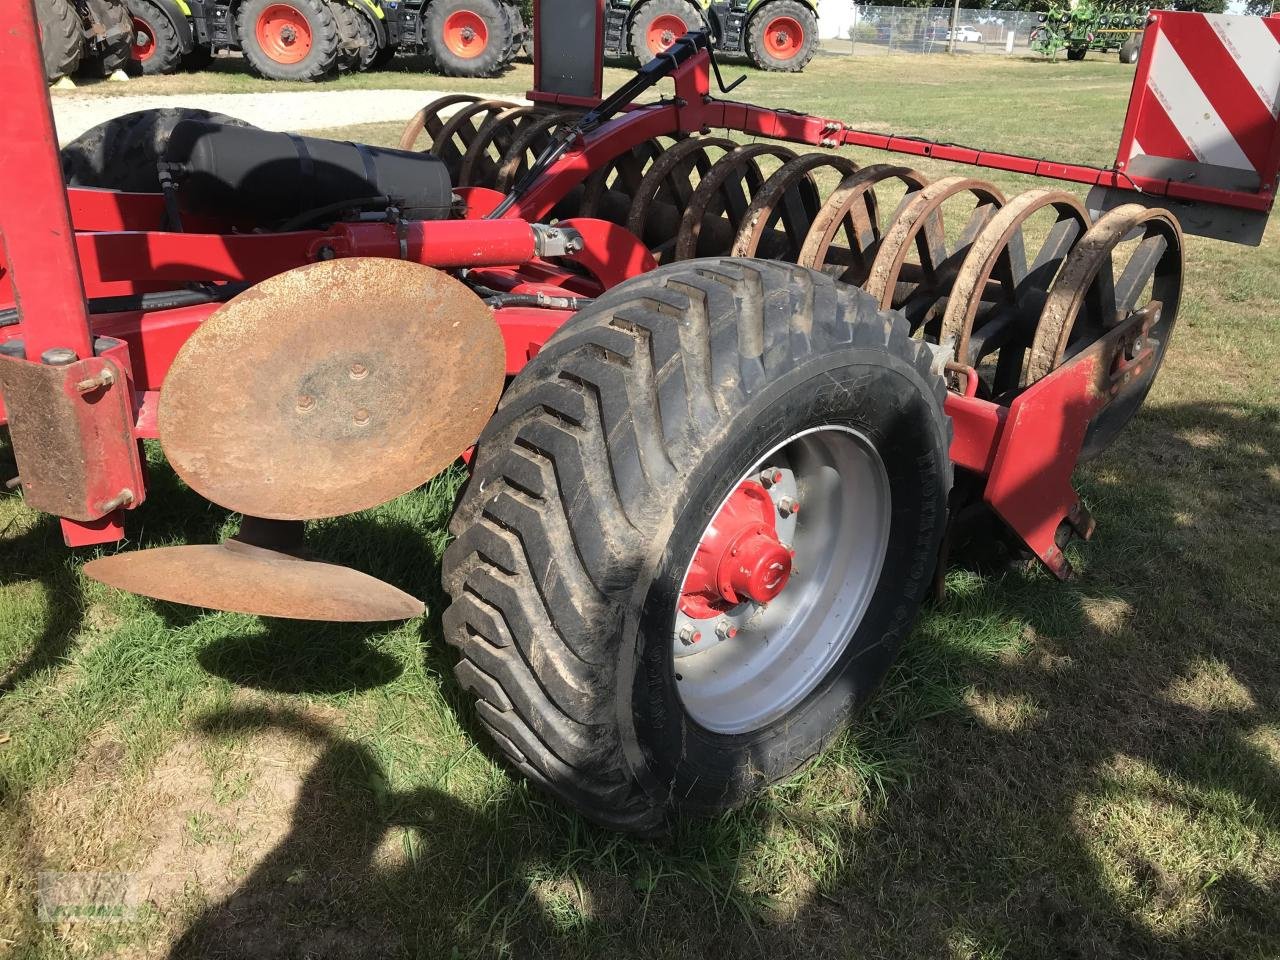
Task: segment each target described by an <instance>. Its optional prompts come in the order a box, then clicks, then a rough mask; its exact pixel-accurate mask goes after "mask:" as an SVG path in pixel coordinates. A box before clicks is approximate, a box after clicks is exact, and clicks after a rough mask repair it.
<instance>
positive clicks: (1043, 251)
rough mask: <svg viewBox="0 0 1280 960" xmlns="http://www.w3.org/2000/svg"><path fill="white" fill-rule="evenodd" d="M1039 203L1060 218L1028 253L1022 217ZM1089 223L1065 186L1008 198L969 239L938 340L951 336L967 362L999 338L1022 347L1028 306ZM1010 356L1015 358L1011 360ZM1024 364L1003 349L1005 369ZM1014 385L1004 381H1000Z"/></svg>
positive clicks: (957, 355) (970, 363) (996, 344)
mask: <svg viewBox="0 0 1280 960" xmlns="http://www.w3.org/2000/svg"><path fill="white" fill-rule="evenodd" d="M1042 210H1052V211H1053V213H1054V215H1055V217H1056V218H1057V219H1056V221H1055V222H1054V225H1053V226H1052V227H1051V228H1050V229H1049V231H1048V233H1047V235H1046V236H1045V239H1044V242H1043V243H1042V244H1041V246H1040V249H1039V250H1038V251H1036V255H1035V257H1034V258H1030V259H1029V258H1028V256H1027V252H1026V250H1025V247H1024V243H1025V237H1024V233H1023V225H1024V224H1025V223H1026V222H1027V221H1028V220H1029V219H1030V218H1031V217H1032V216H1034V215H1035V214H1036V213H1038V212H1040V211H1042ZM1088 229H1089V213H1088V211H1087V210H1086V209H1085V208H1084V205H1083V204H1082V203H1080V201H1079V200H1077V199H1076V198H1075V197H1074V196H1073V195H1072V194H1070V193H1067V192H1066V191H1065V190H1059V189H1057V188H1055V187H1041V188H1039V189H1036V190H1028V191H1027V192H1025V193H1020V194H1018V196H1016V197H1014V198H1013V199H1011V200H1010V201H1009V202H1008V203H1006V204H1005V205H1004V206H1003V207H1002V208H1001V209H1000V211H999V212H998V213H996V214H995V216H993V217H992V218H991V219H990V220H989V221H988V222H987V224H986V226H984V227H983V228H982V231H981V232H980V233H979V234H978V236H977V237H976V238H975V239H974V241H973V244H972V245H971V246H970V247H969V252H968V254H967V255H966V256H965V259H964V263H963V264H962V265H961V267H960V272H959V273H958V274H957V275H956V280H955V283H954V284H953V285H952V287H951V293H950V295H949V297H948V300H947V308H946V311H945V312H944V313H943V316H942V327H941V329H940V331H939V334H938V339H939V342H940V343H946V342H947V341H948V340H951V341H952V342H954V343H955V358H956V361H957V362H958V363H962V364H966V365H968V366H976V365H977V364H978V361H979V360H980V359H981V358H982V357H983V356H984V355H986V354H988V353H990V352H991V351H992V350H993V349H994V348H996V347H1000V346H1002V345H1006V344H1007V345H1010V346H1016V347H1017V349H1018V350H1022V349H1025V346H1026V339H1027V335H1029V334H1030V333H1031V330H1030V329H1024V328H1023V324H1024V323H1025V320H1026V311H1027V308H1028V307H1030V308H1031V309H1032V310H1035V309H1036V308H1038V307H1039V306H1040V304H1039V303H1037V302H1036V298H1037V297H1038V296H1041V295H1043V291H1044V290H1046V289H1048V287H1049V285H1050V282H1051V281H1052V280H1053V278H1054V276H1055V275H1056V274H1057V272H1058V270H1059V268H1060V267H1061V265H1062V263H1063V261H1064V259H1065V258H1066V257H1067V255H1068V254H1069V253H1070V252H1071V250H1072V249H1074V247H1075V245H1076V244H1077V243H1078V242H1079V241H1080V238H1081V237H1082V236H1084V234H1085V232H1086V231H1087V230H1088ZM984 303H988V304H990V305H991V310H990V311H988V312H987V313H985V314H984V316H983V323H982V325H981V327H980V329H979V335H978V337H977V340H976V342H975V340H974V326H975V323H976V322H977V320H978V315H979V311H980V310H981V309H982V305H983V304H984ZM993 311H998V312H993ZM1032 316H1033V317H1034V316H1035V314H1034V313H1033V314H1032ZM1019 334H1021V335H1022V336H1021V337H1019ZM1011 338H1013V339H1012V340H1011ZM1019 339H1020V340H1021V342H1020V343H1019V342H1018V340H1019ZM1015 361H1016V366H1010V364H1011V363H1014V362H1015ZM1021 368H1022V364H1021V354H1019V355H1018V356H1017V357H1016V358H1013V359H1010V358H1007V357H1005V356H1004V355H1003V354H1002V356H1001V369H1002V370H1010V371H1013V372H1014V375H1015V376H1016V374H1017V372H1018V371H1020V370H1021ZM998 379H1001V380H1003V379H1004V378H1003V377H1000V378H998ZM1012 385H1013V384H1004V383H1001V384H998V385H997V389H1003V388H1004V387H1006V386H1012Z"/></svg>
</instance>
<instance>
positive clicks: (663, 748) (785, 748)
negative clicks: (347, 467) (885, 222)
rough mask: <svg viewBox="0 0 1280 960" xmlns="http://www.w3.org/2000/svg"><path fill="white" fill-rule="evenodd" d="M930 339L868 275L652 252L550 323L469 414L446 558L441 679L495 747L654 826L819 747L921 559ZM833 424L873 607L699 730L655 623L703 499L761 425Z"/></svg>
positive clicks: (530, 772)
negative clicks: (730, 718) (881, 521)
mask: <svg viewBox="0 0 1280 960" xmlns="http://www.w3.org/2000/svg"><path fill="white" fill-rule="evenodd" d="M930 356H931V355H930V353H929V351H928V348H927V347H926V346H925V345H924V344H922V343H920V342H919V341H915V340H913V339H911V337H910V335H909V333H908V329H907V326H906V324H905V322H904V321H903V319H902V318H901V317H900V316H898V315H894V314H888V313H882V312H880V311H879V310H878V309H877V306H876V304H875V302H874V301H873V300H872V299H871V298H870V297H869V296H867V295H866V294H865V293H864V292H863V291H861V290H858V289H856V288H853V287H848V286H844V285H839V284H836V283H835V282H834V281H832V280H831V279H830V278H828V277H826V276H824V275H822V274H820V273H817V272H814V271H810V270H806V269H804V268H800V267H795V266H792V265H787V264H781V263H776V262H771V261H760V260H734V259H717V260H690V261H684V262H681V263H677V264H673V265H671V266H668V267H662V268H660V269H658V270H656V271H654V272H652V273H650V274H648V275H646V276H644V277H640V278H637V279H634V280H632V281H629V282H627V283H624V284H622V285H620V286H619V287H616V288H614V289H613V290H611V291H609V292H608V293H607V294H605V295H604V296H603V297H601V298H600V299H599V300H597V302H596V303H595V304H594V305H593V306H591V307H589V308H587V309H586V310H583V311H581V312H580V313H579V314H578V315H577V316H576V317H575V318H574V319H573V320H571V321H569V323H567V324H566V325H565V327H564V328H562V329H561V330H560V331H558V332H557V333H556V335H555V336H554V337H552V338H551V340H550V341H549V342H548V343H547V344H546V345H545V346H544V347H543V349H542V350H541V351H540V352H539V353H538V355H537V356H536V357H535V358H534V359H533V360H532V361H531V362H530V363H529V364H528V366H526V367H525V369H524V370H523V371H522V372H521V373H520V375H519V376H517V377H516V379H515V381H514V382H513V383H512V385H511V387H510V388H509V390H508V391H507V393H506V394H505V395H504V397H503V400H502V403H501V404H500V406H499V409H498V411H497V413H496V414H495V416H494V417H493V419H492V420H491V421H490V423H489V425H488V426H487V427H486V428H485V431H484V433H483V434H482V436H481V438H480V441H479V444H478V447H477V453H476V458H475V461H474V464H473V465H474V471H473V474H472V477H471V479H470V481H469V483H468V486H467V488H466V490H465V491H464V493H463V495H462V497H461V499H460V501H459V505H458V508H457V511H456V512H455V515H454V517H453V520H452V522H451V525H450V530H451V532H452V533H453V535H454V537H455V538H456V539H455V540H454V542H453V543H452V545H451V546H450V547H449V548H448V550H447V551H446V553H445V558H444V568H443V580H444V586H445V589H446V590H447V592H448V593H449V594H450V596H451V598H452V603H451V605H450V606H449V608H448V609H447V610H446V611H445V614H444V628H445V637H446V640H447V641H448V642H449V643H450V644H452V645H453V646H454V647H456V648H457V649H458V651H459V653H460V659H459V662H458V664H457V668H456V674H457V676H458V679H459V681H460V682H461V683H462V685H463V686H464V687H465V688H467V689H468V690H469V691H471V693H472V694H473V695H474V696H475V697H476V711H477V714H478V717H479V720H480V723H481V725H482V726H483V727H484V728H485V729H486V730H487V731H488V732H489V733H490V734H491V735H492V737H493V739H494V740H495V741H496V743H497V744H498V746H499V747H500V748H501V750H502V752H503V753H505V754H506V756H507V758H508V759H509V760H510V761H511V763H512V764H513V765H514V766H515V767H516V768H517V769H518V770H519V771H521V772H522V773H523V774H524V775H526V776H527V777H529V778H530V779H531V780H533V781H534V782H535V783H537V784H539V785H541V786H542V787H544V788H545V789H547V790H548V791H550V792H551V793H552V794H554V795H555V796H557V797H558V798H560V799H561V800H562V801H564V802H566V803H568V804H569V805H571V806H573V807H575V808H576V809H577V810H579V811H580V812H581V813H583V814H584V815H585V816H587V817H589V818H590V819H592V820H594V821H596V822H599V823H602V824H605V825H607V826H610V827H612V828H615V829H621V830H628V831H635V832H655V831H659V830H661V829H662V828H663V826H664V824H665V822H666V819H667V818H668V816H669V815H671V814H673V813H679V812H691V813H714V812H716V811H719V810H723V809H726V808H728V807H732V806H734V805H736V804H739V803H741V802H743V801H744V800H745V799H747V798H748V797H749V796H751V795H752V794H753V793H755V792H756V791H758V790H759V789H761V788H762V787H763V786H765V785H767V784H768V783H771V782H773V781H775V780H777V779H779V778H781V777H784V776H787V775H788V774H789V773H791V772H792V771H794V770H795V769H796V768H797V767H798V766H799V765H801V764H802V763H804V762H805V761H806V760H808V759H809V758H811V757H812V756H814V755H815V754H816V753H817V752H819V751H820V750H821V749H822V747H823V745H824V744H826V743H827V742H828V741H829V740H830V738H831V737H832V736H834V735H835V733H836V732H837V731H838V730H839V729H840V728H841V727H842V726H843V725H844V723H845V722H846V721H847V719H848V718H849V716H850V715H851V714H852V713H853V712H854V711H855V710H856V709H857V708H858V707H860V706H861V705H862V704H863V703H865V702H866V700H867V698H868V697H869V696H870V695H871V693H872V692H873V691H874V689H875V687H876V685H877V684H878V683H879V682H880V680H881V679H882V678H883V676H884V673H885V672H886V671H887V670H888V667H889V665H890V663H891V661H892V659H893V656H894V655H895V654H896V652H897V649H898V647H899V646H900V644H901V643H902V641H903V639H904V638H905V636H906V633H907V632H908V631H909V630H910V626H911V623H912V621H913V620H914V617H915V613H916V610H917V608H918V605H919V603H920V601H921V598H922V597H923V596H924V594H925V592H926V590H927V588H928V585H929V581H930V577H931V574H932V570H933V567H934V564H935V562H936V558H937V550H938V544H939V542H940V540H941V536H942V530H943V526H944V524H945V522H946V497H947V494H948V491H949V489H950V485H951V464H950V460H949V458H948V448H949V438H950V429H949V422H948V421H947V419H946V417H945V415H944V414H943V412H942V402H943V396H944V393H945V388H944V385H943V384H942V381H941V380H940V378H938V377H937V376H935V375H933V374H932V373H931V372H930V369H929V367H930ZM844 424H848V425H850V427H851V428H852V427H854V426H856V427H857V429H859V430H860V431H862V432H863V433H865V434H866V435H867V436H870V437H877V438H880V441H879V443H880V447H879V453H880V455H881V456H882V457H883V458H884V462H885V466H886V468H887V471H888V477H889V483H890V489H891V490H892V491H893V503H892V518H893V519H892V527H891V530H890V535H889V547H888V548H887V553H886V555H885V559H884V562H883V565H882V568H881V571H880V573H879V575H878V578H877V579H875V586H874V589H873V592H872V594H871V600H870V602H869V605H868V606H867V607H866V613H865V614H864V615H863V617H862V618H861V620H859V621H858V622H857V623H856V624H855V625H854V626H853V627H852V631H853V632H852V633H851V634H850V635H848V636H846V637H844V638H843V639H842V641H841V642H843V643H845V644H847V646H845V647H844V648H843V649H844V652H842V653H841V654H840V658H839V659H838V660H837V661H836V662H835V663H834V665H833V666H832V667H831V668H830V670H829V672H828V673H826V674H825V675H824V676H823V677H822V679H821V680H820V682H818V683H817V684H816V685H815V686H814V687H813V688H812V689H811V691H810V692H809V693H808V694H807V695H806V697H805V699H803V700H801V701H799V702H798V703H797V704H796V705H795V706H794V707H792V708H791V709H790V710H789V711H788V712H786V713H784V714H782V715H781V716H779V717H777V718H776V719H774V720H771V721H769V722H768V723H767V724H766V725H764V726H761V727H760V728H759V729H754V730H751V731H749V732H747V733H743V734H733V735H722V734H717V733H713V732H711V731H709V730H706V729H704V728H703V727H701V726H699V725H698V724H697V723H695V722H693V720H692V719H691V717H690V716H689V714H688V712H687V711H686V710H685V709H684V708H683V705H682V701H681V699H680V695H679V692H678V684H679V680H680V677H679V675H678V674H677V673H676V672H675V669H674V666H673V664H674V661H673V658H672V634H671V629H670V626H671V617H672V615H673V613H674V609H675V607H674V604H675V603H676V602H677V598H678V595H679V593H680V588H681V583H682V578H683V575H684V574H683V572H684V570H686V569H687V564H688V561H689V557H691V556H692V552H693V551H694V550H695V549H696V548H697V540H698V537H699V536H700V535H701V531H702V530H703V529H704V528H705V524H706V522H707V520H708V518H709V511H710V512H714V510H715V505H716V504H718V503H720V502H722V499H723V496H724V495H725V494H726V493H727V492H728V490H727V489H726V484H727V485H729V489H732V484H734V483H736V482H738V481H737V478H738V477H740V476H741V475H742V471H744V470H748V469H751V465H752V463H754V462H755V458H757V457H759V456H762V455H764V454H765V453H766V452H768V450H769V449H772V447H771V446H770V445H769V443H770V438H771V436H776V435H777V434H776V432H777V431H783V435H784V436H790V435H791V434H792V433H793V432H799V431H804V430H808V429H814V428H815V426H814V425H819V426H821V425H828V426H829V425H844ZM771 432H772V433H771Z"/></svg>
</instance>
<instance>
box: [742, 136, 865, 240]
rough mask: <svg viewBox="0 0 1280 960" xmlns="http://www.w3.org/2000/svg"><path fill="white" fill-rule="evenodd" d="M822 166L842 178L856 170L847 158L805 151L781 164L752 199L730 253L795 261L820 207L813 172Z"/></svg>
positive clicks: (856, 166)
mask: <svg viewBox="0 0 1280 960" xmlns="http://www.w3.org/2000/svg"><path fill="white" fill-rule="evenodd" d="M823 167H827V168H830V169H833V170H835V171H836V172H837V173H839V174H840V175H841V176H842V177H845V176H848V175H849V174H851V173H854V172H856V171H857V169H858V165H857V164H856V163H854V162H853V161H852V160H850V159H848V158H847V157H838V156H832V155H830V154H825V153H807V154H805V155H804V156H802V157H797V158H796V159H794V160H791V161H788V162H787V163H785V164H783V165H782V166H781V167H779V168H778V170H777V171H776V172H775V173H774V174H773V176H771V177H770V178H769V179H768V180H767V181H766V182H765V185H764V186H763V187H761V189H760V192H759V193H757V194H756V195H755V197H754V198H753V199H752V201H751V207H750V209H748V210H747V213H746V216H745V217H744V218H743V224H742V227H741V228H740V229H739V231H738V236H737V237H736V238H735V240H734V243H733V252H732V255H733V256H735V257H763V258H765V259H768V260H785V261H786V262H787V263H796V262H798V261H799V259H800V252H801V250H802V249H803V247H804V242H805V238H807V237H808V236H809V231H810V230H811V229H812V228H813V224H814V220H815V219H816V218H817V216H818V211H819V210H820V209H821V208H822V192H821V191H820V190H819V188H818V183H817V181H816V180H815V179H814V173H815V172H816V171H818V170H820V169H822V168H823Z"/></svg>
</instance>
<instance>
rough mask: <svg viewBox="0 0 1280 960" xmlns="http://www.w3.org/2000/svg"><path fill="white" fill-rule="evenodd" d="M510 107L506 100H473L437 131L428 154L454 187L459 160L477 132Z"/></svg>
mask: <svg viewBox="0 0 1280 960" xmlns="http://www.w3.org/2000/svg"><path fill="white" fill-rule="evenodd" d="M514 106H515V104H513V103H510V102H509V101H507V100H477V101H476V102H475V103H472V104H470V105H469V106H465V107H463V108H462V109H460V110H459V111H458V112H457V113H455V114H454V115H453V116H451V117H450V118H449V119H448V120H447V121H446V122H445V125H444V126H443V127H441V128H440V132H439V133H438V134H436V138H435V141H434V142H433V143H432V145H431V152H432V153H434V154H435V155H436V156H437V157H439V158H440V159H441V160H443V161H444V165H445V166H446V167H447V168H448V169H449V176H450V177H451V178H452V179H453V182H454V183H459V178H460V177H461V176H462V159H463V157H465V156H466V153H467V150H468V149H470V147H471V144H472V143H474V142H475V140H476V137H477V136H478V134H479V133H480V130H481V128H482V127H484V125H485V124H486V123H487V122H488V121H489V120H490V119H492V118H493V117H495V116H497V115H498V114H500V113H502V112H503V111H504V110H510V109H511V108H512V107H514Z"/></svg>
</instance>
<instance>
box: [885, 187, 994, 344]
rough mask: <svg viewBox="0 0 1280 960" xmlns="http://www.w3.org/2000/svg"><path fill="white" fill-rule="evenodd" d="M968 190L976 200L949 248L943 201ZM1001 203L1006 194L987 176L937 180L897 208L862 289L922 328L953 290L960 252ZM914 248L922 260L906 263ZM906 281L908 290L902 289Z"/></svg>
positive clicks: (966, 192) (915, 325) (913, 329)
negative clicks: (955, 240) (899, 311)
mask: <svg viewBox="0 0 1280 960" xmlns="http://www.w3.org/2000/svg"><path fill="white" fill-rule="evenodd" d="M963 194H969V195H971V196H972V198H973V199H974V201H975V202H974V205H973V209H972V210H971V211H970V213H969V219H968V221H967V222H966V224H965V228H964V230H963V231H962V233H961V235H960V238H959V241H958V243H957V244H956V249H955V250H952V251H948V250H947V238H946V232H945V230H944V228H943V219H942V206H943V204H944V203H946V201H948V200H950V199H951V198H953V197H956V196H960V195H963ZM1002 206H1004V194H1003V193H1001V192H1000V191H999V190H998V189H997V188H996V187H995V186H993V185H992V184H990V183H987V182H986V181H984V180H973V179H970V178H969V177H944V178H943V179H941V180H935V181H934V182H933V183H931V184H929V185H928V186H927V187H925V188H924V189H922V190H920V191H919V192H918V193H917V194H916V195H915V196H914V197H912V198H911V200H910V201H909V202H908V203H906V204H903V206H902V208H901V209H900V210H899V211H898V214H897V216H896V217H895V218H894V220H893V222H892V223H891V224H890V225H889V229H888V231H887V232H886V233H885V235H884V238H883V239H882V240H881V241H880V249H879V250H878V251H877V252H876V257H875V260H874V261H872V264H871V269H870V271H869V272H868V275H867V282H866V283H865V284H863V289H864V290H866V291H867V292H868V293H870V294H871V295H872V296H873V297H875V298H876V300H877V302H878V303H879V304H880V309H882V310H888V309H902V310H903V312H904V313H905V314H906V316H907V321H908V323H910V325H911V329H912V331H913V332H914V331H916V330H919V329H920V328H921V327H922V326H924V325H925V323H926V322H927V321H928V320H930V319H931V318H932V316H933V315H934V313H935V312H936V309H937V307H938V305H939V303H940V302H941V301H943V300H945V299H946V298H947V296H949V295H950V293H951V284H952V282H953V281H954V279H955V272H956V271H957V270H958V269H959V261H960V259H961V255H962V254H963V253H964V252H965V251H967V249H968V248H969V246H970V245H971V244H972V243H973V240H974V238H975V237H976V236H977V235H978V233H979V232H980V231H981V229H982V228H983V227H984V226H985V225H986V223H987V221H988V220H990V219H991V217H992V216H993V215H994V214H995V212H996V211H997V210H998V209H999V208H1000V207H1002ZM912 250H916V251H917V252H918V254H919V256H920V263H919V264H908V263H907V257H908V256H909V255H910V253H911V251H912ZM904 284H905V285H906V286H907V289H906V290H902V289H900V288H901V287H902V286H903V285H904ZM904 294H905V295H904Z"/></svg>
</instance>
